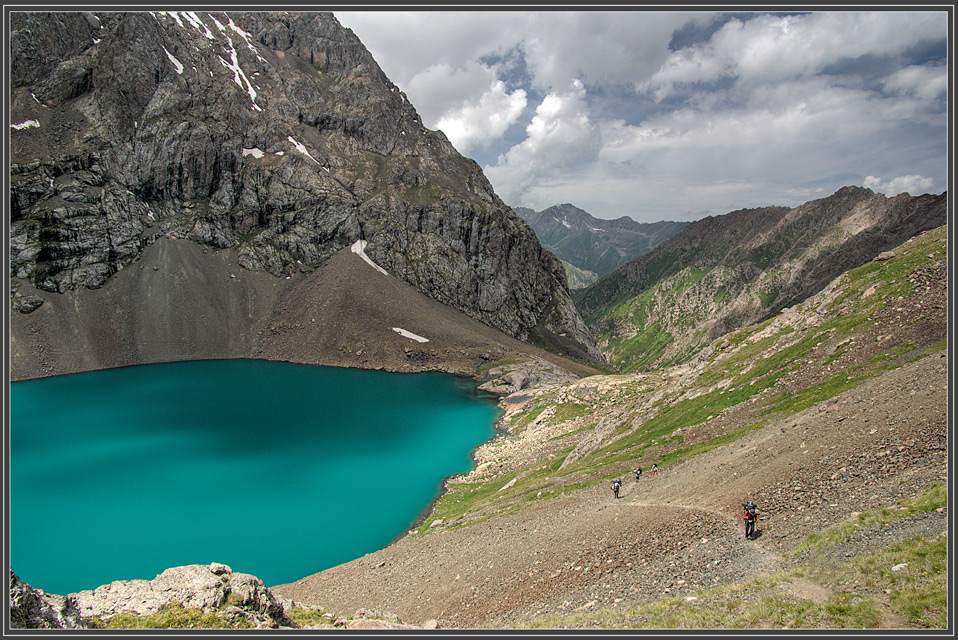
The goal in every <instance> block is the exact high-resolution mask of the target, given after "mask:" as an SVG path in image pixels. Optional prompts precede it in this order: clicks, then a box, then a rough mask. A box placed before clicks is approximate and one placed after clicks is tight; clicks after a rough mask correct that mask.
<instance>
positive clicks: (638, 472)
mask: <svg viewBox="0 0 958 640" xmlns="http://www.w3.org/2000/svg"><path fill="white" fill-rule="evenodd" d="M641 477H642V467H636V468H635V481H636V482H638V481H639V478H641Z"/></svg>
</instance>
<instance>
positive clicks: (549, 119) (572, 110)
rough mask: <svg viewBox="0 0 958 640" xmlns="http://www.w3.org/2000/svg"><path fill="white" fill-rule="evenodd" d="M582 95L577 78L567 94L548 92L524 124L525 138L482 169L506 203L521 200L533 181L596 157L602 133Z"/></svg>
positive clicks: (549, 177) (584, 92) (583, 93)
mask: <svg viewBox="0 0 958 640" xmlns="http://www.w3.org/2000/svg"><path fill="white" fill-rule="evenodd" d="M585 95H586V91H585V87H584V86H583V84H582V82H580V81H579V80H575V81H574V82H573V83H572V86H571V87H570V89H569V90H568V92H566V93H550V94H549V95H547V96H546V97H545V98H544V99H543V100H542V102H541V103H540V104H539V106H538V107H537V108H536V114H535V116H534V117H533V118H532V122H530V123H529V125H528V126H527V127H526V136H527V137H526V139H525V140H524V141H523V142H521V143H519V144H517V145H515V146H514V147H512V148H511V149H509V151H507V152H506V153H505V154H503V155H501V156H499V159H498V162H497V163H496V165H495V166H493V167H486V168H485V172H486V175H487V176H488V177H489V180H490V181H491V182H492V184H493V186H495V188H496V191H497V192H498V193H499V194H500V195H501V196H502V197H503V199H504V200H506V202H511V203H518V202H521V200H522V196H523V194H525V193H526V192H527V191H528V190H529V188H530V187H531V186H532V185H533V184H534V183H536V182H538V181H540V180H544V179H545V180H548V179H552V178H554V177H555V175H556V174H557V173H558V172H559V171H560V170H568V169H572V168H574V167H575V166H576V165H578V164H580V163H582V162H590V161H593V160H595V159H596V158H597V157H598V153H599V149H600V148H601V146H602V141H601V136H600V133H599V129H598V127H597V126H596V125H595V124H594V123H593V122H592V121H591V119H590V118H589V110H588V106H587V105H586V102H585Z"/></svg>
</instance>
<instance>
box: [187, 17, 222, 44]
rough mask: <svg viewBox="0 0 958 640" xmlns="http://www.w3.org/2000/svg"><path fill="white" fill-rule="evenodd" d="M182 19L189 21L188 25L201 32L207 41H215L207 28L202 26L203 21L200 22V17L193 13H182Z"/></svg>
mask: <svg viewBox="0 0 958 640" xmlns="http://www.w3.org/2000/svg"><path fill="white" fill-rule="evenodd" d="M183 17H184V18H186V19H187V20H189V22H190V24H191V25H193V26H194V27H196V28H197V29H198V30H199V31H202V32H203V35H204V36H206V37H207V38H208V39H210V40H215V38H214V37H213V34H212V33H211V32H210V29H209V27H207V26H206V25H205V24H203V21H202V20H200V17H199V16H198V15H196V13H195V12H193V11H184V12H183Z"/></svg>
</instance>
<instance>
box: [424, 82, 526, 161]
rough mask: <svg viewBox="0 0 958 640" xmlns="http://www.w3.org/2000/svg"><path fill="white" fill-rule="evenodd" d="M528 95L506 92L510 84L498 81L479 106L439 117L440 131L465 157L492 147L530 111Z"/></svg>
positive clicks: (519, 90)
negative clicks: (526, 110)
mask: <svg viewBox="0 0 958 640" xmlns="http://www.w3.org/2000/svg"><path fill="white" fill-rule="evenodd" d="M526 102H527V100H526V92H525V91H523V90H522V89H518V90H516V91H513V92H512V93H507V92H506V85H505V83H503V82H502V81H499V80H497V81H496V82H494V83H493V84H492V86H491V87H489V90H488V91H486V92H485V93H484V94H482V96H481V97H480V98H479V101H478V103H467V104H463V105H462V106H460V107H459V108H457V109H453V110H451V111H449V112H447V113H445V114H443V115H442V117H440V118H439V121H438V122H437V123H436V128H437V129H440V130H442V132H443V133H445V134H446V137H448V138H449V141H450V142H451V143H452V144H453V146H454V147H456V149H458V150H459V152H460V153H462V154H467V153H469V152H470V151H471V150H473V149H475V148H476V147H484V148H488V147H489V145H491V144H492V143H494V142H495V141H496V140H498V139H499V138H501V137H502V136H503V134H505V132H506V130H507V129H508V128H509V127H510V126H512V125H513V124H514V123H515V122H516V121H517V120H518V119H519V116H520V115H521V114H522V111H523V110H524V109H525V108H526Z"/></svg>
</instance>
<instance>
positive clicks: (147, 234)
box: [11, 11, 603, 361]
mask: <svg viewBox="0 0 958 640" xmlns="http://www.w3.org/2000/svg"><path fill="white" fill-rule="evenodd" d="M11 27H12V31H11V88H12V96H11V118H12V122H11V127H12V128H11V186H12V194H11V248H12V252H11V257H12V259H11V276H12V277H13V278H16V279H18V280H19V281H23V282H25V283H28V284H29V285H31V286H33V287H35V288H36V289H38V290H40V291H42V292H48V293H63V292H65V291H71V290H74V289H76V288H79V287H85V288H97V287H100V286H103V285H104V283H106V282H107V281H108V280H109V278H111V277H112V276H113V275H114V274H115V273H116V272H117V271H118V270H120V269H122V268H124V267H125V266H127V265H129V264H131V263H132V262H134V261H135V260H136V259H137V258H138V256H139V255H140V254H141V253H142V251H143V250H144V249H145V248H146V247H148V246H150V245H152V244H153V243H154V242H155V241H156V239H157V238H159V237H166V238H170V239H174V240H189V241H192V242H194V243H198V244H201V245H204V246H208V247H210V248H213V249H216V250H229V251H232V252H235V253H236V255H237V260H238V262H239V264H240V265H241V266H243V267H245V268H247V269H249V270H254V271H267V272H269V273H271V274H273V275H275V276H278V277H286V276H291V275H292V274H295V273H299V272H301V271H303V270H306V271H309V270H311V269H314V268H316V267H317V266H319V265H322V264H324V263H325V262H326V261H327V260H328V259H329V258H330V257H331V256H332V255H333V254H335V253H337V252H339V251H342V250H344V249H347V248H348V247H349V246H351V245H352V244H353V243H354V242H356V241H357V240H365V241H367V248H366V252H367V254H368V255H369V256H370V258H371V259H373V260H374V261H375V262H376V263H377V264H379V265H380V266H382V267H383V268H384V269H386V270H387V271H388V272H389V273H390V274H391V275H393V276H395V277H397V278H399V279H400V280H402V281H405V282H407V283H409V284H410V285H412V286H414V287H416V288H417V289H419V290H420V291H421V292H423V293H425V294H426V295H429V296H430V297H432V298H434V299H436V300H439V301H440V302H443V303H445V304H448V305H451V306H453V307H454V308H456V309H458V310H461V311H463V312H464V313H466V314H467V315H469V316H470V317H472V318H475V319H477V320H480V321H481V322H483V323H486V324H488V325H490V326H493V327H495V328H497V329H500V330H502V331H503V332H505V333H507V334H509V335H512V336H515V337H519V338H522V339H526V338H528V337H529V336H530V335H538V336H539V337H543V336H546V335H548V336H551V338H549V339H548V340H545V342H546V343H548V344H549V345H550V346H552V347H553V348H556V349H558V350H560V351H562V352H564V353H566V354H568V355H573V356H576V357H580V358H583V359H589V360H595V361H602V360H603V356H602V354H601V352H600V351H599V349H598V347H597V346H596V344H595V341H594V340H593V339H592V337H591V335H590V334H589V331H588V329H587V328H586V327H585V324H584V323H583V322H582V320H581V318H580V317H579V315H578V312H577V311H576V310H575V308H574V306H573V305H572V302H571V299H570V298H569V294H568V290H567V287H566V282H565V276H564V273H563V270H562V267H561V264H560V263H559V261H558V260H556V259H555V258H554V257H553V256H552V255H551V254H549V253H548V252H547V251H544V250H543V249H542V247H541V246H540V245H539V243H538V241H537V239H536V237H535V234H534V233H533V231H532V230H531V229H530V228H529V227H528V225H527V224H525V223H524V222H523V221H522V220H520V219H519V218H518V217H517V216H516V215H515V214H513V213H512V211H511V210H510V209H509V208H508V207H507V206H505V205H504V204H503V203H502V201H501V200H500V199H499V198H498V196H497V195H496V194H495V192H494V190H493V188H492V186H491V185H490V183H489V182H488V180H487V179H486V178H485V176H484V175H483V174H482V171H481V169H480V168H479V166H478V165H477V164H476V163H475V162H474V161H472V160H469V159H467V158H464V157H462V156H461V155H459V154H458V153H457V152H456V150H455V149H454V148H453V147H452V145H451V144H450V143H449V141H448V140H447V139H446V137H445V136H444V135H443V134H442V133H441V132H437V131H430V130H428V129H426V128H425V127H423V125H422V122H421V120H420V118H419V116H418V114H417V113H416V110H415V108H414V107H413V105H412V104H410V103H409V101H408V99H407V98H406V96H405V95H404V94H403V92H402V91H400V90H399V89H398V88H397V87H396V86H395V85H393V84H392V83H391V82H390V81H389V80H388V78H386V76H385V74H383V72H382V70H381V69H380V68H379V66H378V65H377V63H376V62H375V60H374V59H373V58H372V56H371V55H370V54H369V52H368V51H367V50H366V49H365V47H364V46H363V45H362V43H361V42H360V41H359V39H358V38H357V37H356V36H355V35H354V34H353V33H352V32H351V31H349V30H348V29H345V28H343V27H342V26H341V25H340V24H339V22H338V21H337V20H336V19H335V17H334V16H333V15H332V14H330V13H317V12H222V11H220V12H194V11H180V12H172V11H169V12H156V11H134V12H77V13H58V12H13V13H12V14H11ZM41 297H42V294H41Z"/></svg>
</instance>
